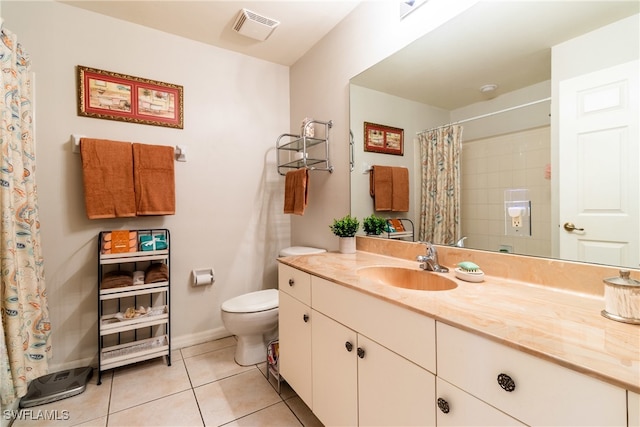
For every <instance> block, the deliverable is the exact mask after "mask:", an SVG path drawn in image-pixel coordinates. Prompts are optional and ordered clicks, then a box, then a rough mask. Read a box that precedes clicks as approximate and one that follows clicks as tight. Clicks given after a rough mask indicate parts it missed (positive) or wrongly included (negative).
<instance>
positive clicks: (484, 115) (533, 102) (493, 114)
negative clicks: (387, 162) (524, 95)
mask: <svg viewBox="0 0 640 427" xmlns="http://www.w3.org/2000/svg"><path fill="white" fill-rule="evenodd" d="M550 100H551V97H548V98H543V99H538V100H537V101H531V102H527V103H525V104H520V105H516V106H514V107H509V108H505V109H504V110H498V111H494V112H492V113H486V114H481V115H479V116H475V117H469V118H468V119H462V120H458V121H457V122H453V123H449V124H447V125H442V126H436V127H434V128H431V129H424V130H421V131H420V132H416V135H418V134H420V133H423V132H429V131H430V130H436V129H442V128H446V127H447V126H453V125H459V124H461V123H466V122H471V121H473V120H478V119H484V118H485V117H491V116H495V115H496V114H501V113H506V112H507V111H512V110H517V109H519V108H524V107H529V106H531V105H535V104H540V103H541V102H545V101H550Z"/></svg>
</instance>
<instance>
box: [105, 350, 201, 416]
mask: <svg viewBox="0 0 640 427" xmlns="http://www.w3.org/2000/svg"><path fill="white" fill-rule="evenodd" d="M189 388H191V383H190V382H189V377H188V376H187V371H186V369H185V367H184V362H183V361H182V360H177V361H175V362H174V361H172V363H171V366H167V365H166V363H165V362H164V360H163V359H154V360H151V361H148V362H144V363H140V364H136V365H130V366H127V367H125V368H120V369H118V370H116V371H115V373H114V375H113V387H112V392H111V406H110V408H109V413H114V412H118V411H122V410H123V409H127V408H131V407H132V406H136V405H140V404H141V403H145V402H149V401H151V400H155V399H158V398H160V397H163V396H168V395H170V394H173V393H177V392H180V391H184V390H187V389H189Z"/></svg>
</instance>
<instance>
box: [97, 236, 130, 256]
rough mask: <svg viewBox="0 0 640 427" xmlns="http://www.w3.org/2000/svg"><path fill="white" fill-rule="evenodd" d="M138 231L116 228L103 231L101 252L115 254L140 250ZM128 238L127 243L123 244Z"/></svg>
mask: <svg viewBox="0 0 640 427" xmlns="http://www.w3.org/2000/svg"><path fill="white" fill-rule="evenodd" d="M137 236H138V233H137V232H136V231H129V230H114V231H109V232H106V233H102V241H101V242H100V253H102V254H105V255H106V254H114V253H118V252H137V251H138V238H137ZM123 240H126V241H127V242H126V245H123ZM125 246H126V248H125Z"/></svg>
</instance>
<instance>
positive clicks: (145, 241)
mask: <svg viewBox="0 0 640 427" xmlns="http://www.w3.org/2000/svg"><path fill="white" fill-rule="evenodd" d="M163 249H167V239H166V237H165V236H164V234H156V235H155V236H152V235H150V234H148V235H141V236H140V250H141V251H160V250H163Z"/></svg>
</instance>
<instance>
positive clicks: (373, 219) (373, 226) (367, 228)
mask: <svg viewBox="0 0 640 427" xmlns="http://www.w3.org/2000/svg"><path fill="white" fill-rule="evenodd" d="M362 228H363V229H364V232H365V233H367V234H369V235H375V236H378V235H380V234H382V233H383V232H384V231H386V230H387V220H386V219H385V218H382V217H379V216H376V215H375V214H371V215H370V216H368V217H366V218H365V219H363V220H362Z"/></svg>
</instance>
